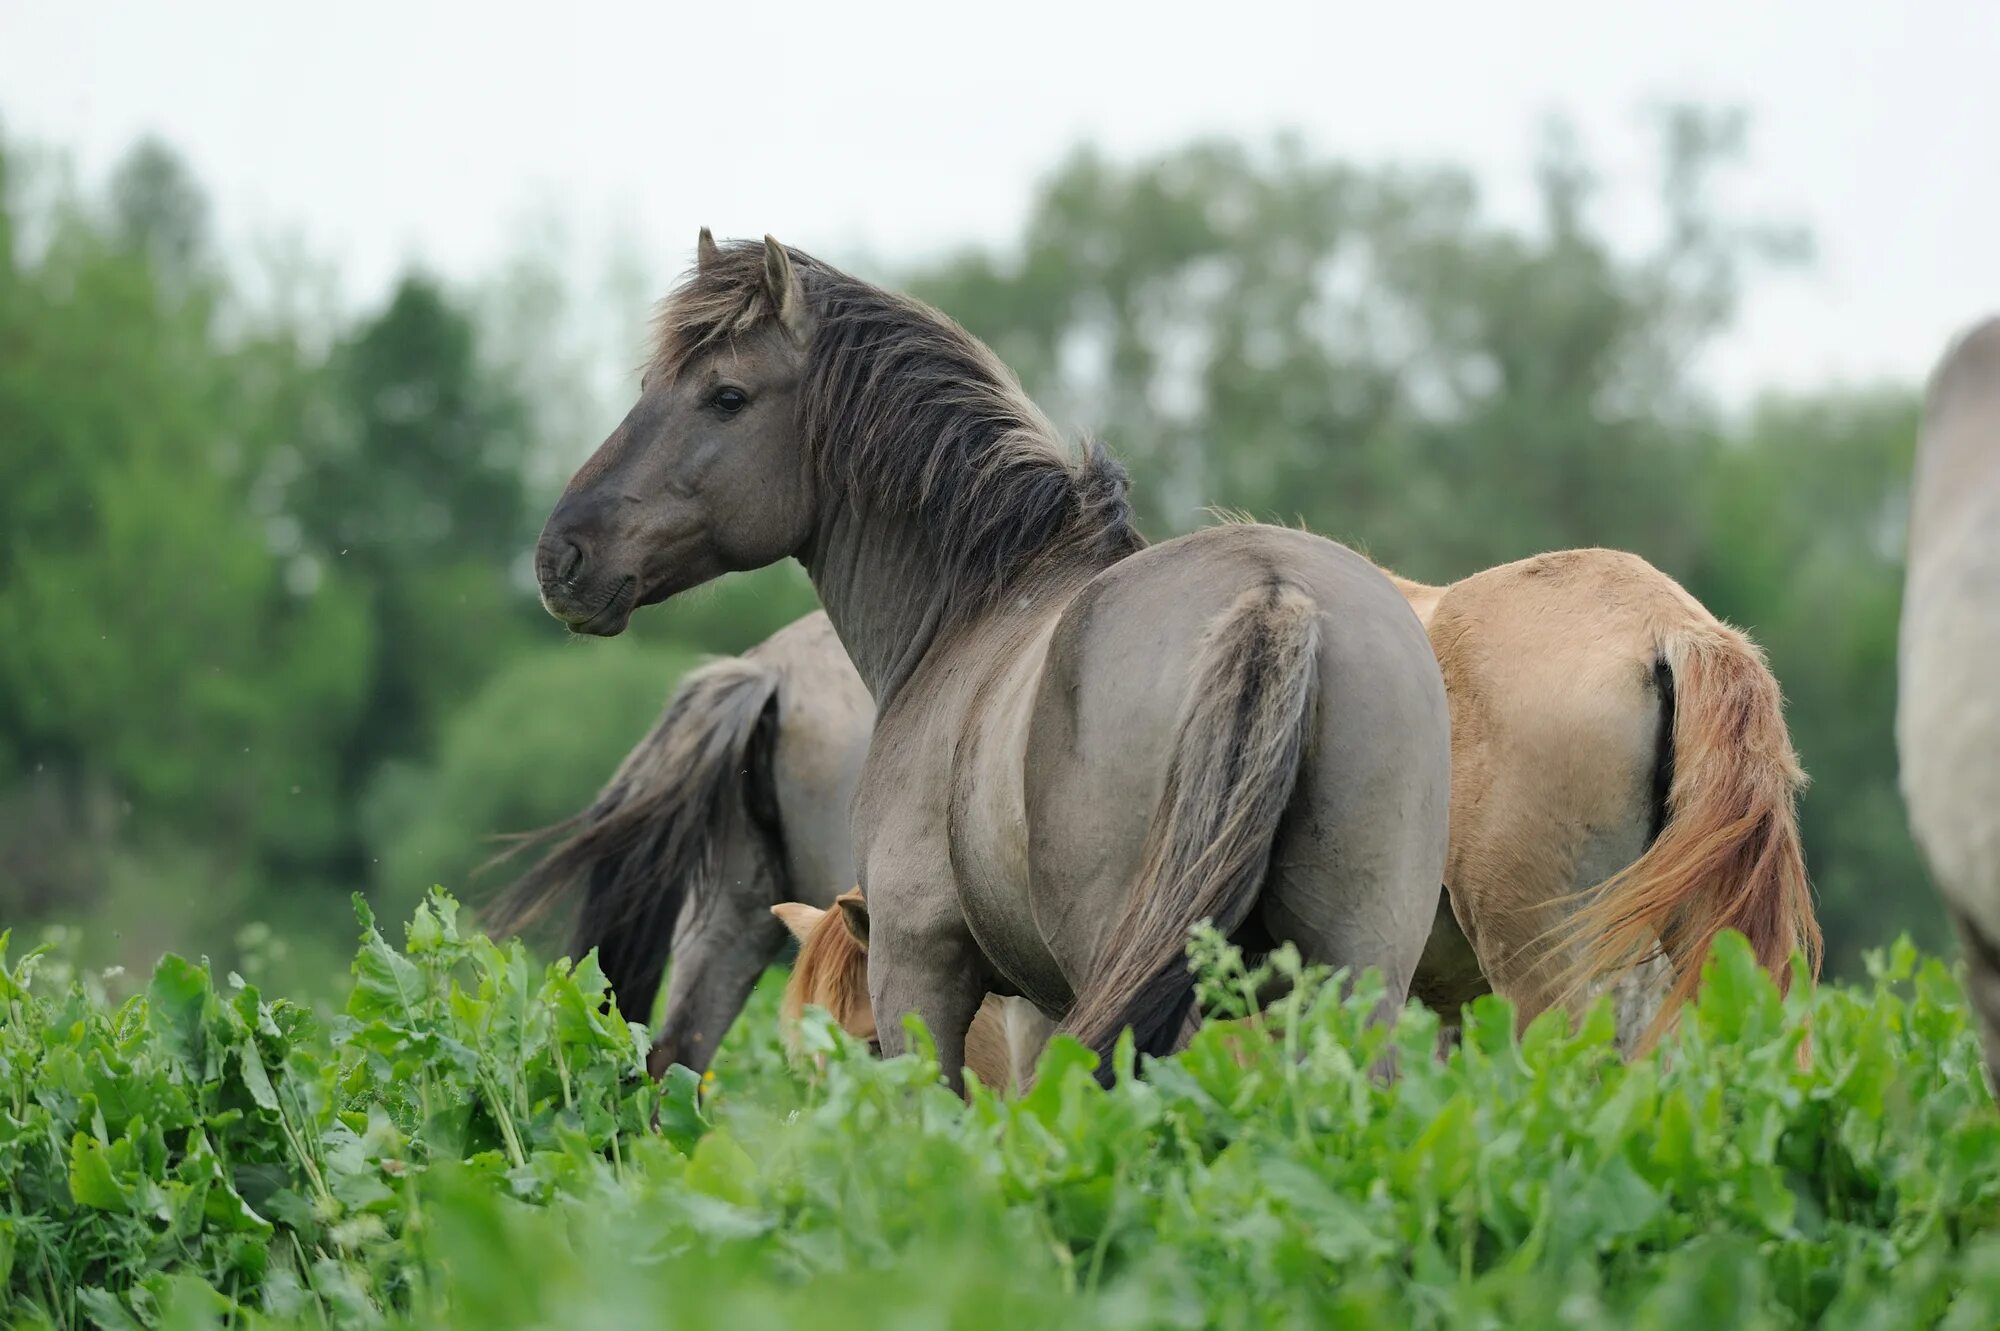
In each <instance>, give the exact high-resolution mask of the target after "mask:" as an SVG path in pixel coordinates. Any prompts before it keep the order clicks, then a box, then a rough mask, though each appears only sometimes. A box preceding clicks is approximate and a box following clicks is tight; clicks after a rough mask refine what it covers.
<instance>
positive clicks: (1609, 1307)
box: [0, 892, 2000, 1331]
mask: <svg viewBox="0 0 2000 1331" xmlns="http://www.w3.org/2000/svg"><path fill="white" fill-rule="evenodd" d="M357 909H358V912H359V914H360V918H361V922H362V936H361V940H360V946H359V949H358V951H357V953H356V956H355V960H354V964H353V972H352V980H353V984H352V989H351V991H350V993H349V997H348V999H347V1003H346V1006H345V1009H344V1011H342V1012H340V1013H338V1014H335V1015H332V1016H330V1017H321V1016H317V1015H315V1014H314V1013H313V1012H312V1011H310V1010H308V1009H307V1008H304V1007H301V1006H299V1005H297V1004H294V1003H290V1002H286V1001H284V1000H276V1001H272V1000H266V999H265V998H264V997H263V996H262V995H261V994H260V993H259V992H258V991H257V989H255V988H254V987H252V986H250V985H248V984H247V983H244V982H243V981H242V980H241V979H240V978H239V977H236V976H233V975H232V976H227V977H224V979H223V980H222V981H221V982H220V983H218V982H217V981H216V980H215V978H214V977H213V976H212V975H211V974H210V973H209V971H208V969H207V968H206V967H205V966H202V965H197V964H195V963H192V962H188V961H184V960H181V959H179V958H175V957H168V958H166V959H165V960H163V961H162V962H161V964H160V966H159V967H158V969H157V970H156V971H155V973H154V975H153V978H152V980H151V983H150V984H149V985H148V986H147V988H146V989H145V990H144V992H142V993H139V994H136V995H134V996H132V997H130V998H128V999H126V1000H124V1001H122V1002H114V1001H112V1000H111V999H109V998H107V997H106V996H105V995H104V994H103V992H102V989H101V987H100V986H95V985H93V984H92V983H91V982H90V981H89V980H88V978H87V977H80V976H74V975H71V976H62V975H59V974H58V972H59V971H60V969H61V968H60V967H59V966H58V965H56V964H55V962H56V959H55V958H53V957H51V956H49V955H48V954H47V953H45V952H40V951H38V952H31V953H30V954H29V955H27V956H26V957H23V958H21V959H20V960H18V961H8V960H6V959H5V950H4V944H0V1003H4V1010H5V1025H4V1029H0V1189H4V1191H0V1288H4V1295H0V1300H3V1301H0V1317H4V1319H5V1320H6V1321H7V1322H8V1323H9V1324H14V1325H24V1326H54V1327H64V1328H67V1327H73V1326H91V1325H95V1326H100V1327H111V1328H119V1329H120V1331H123V1328H130V1327H175V1328H179V1327H207V1326H245V1327H249V1326H255V1327H293V1326H301V1327H303V1326H311V1327H372V1326H423V1327H456V1326H463V1327H481V1328H486V1327H496V1326H584V1325H607V1326H608V1325H641V1324H654V1323H657V1322H660V1321H672V1322H675V1323H682V1322H695V1321H701V1322H715V1323H717V1324H722V1325H731V1326H734V1325H745V1326H765V1325H770V1326H778V1325H784V1324H789V1323H795V1322H799V1321H801V1320H804V1321H810V1322H811V1323H812V1324H813V1325H827V1326H857V1327H879V1328H890V1327H896V1326H902V1325H924V1326H936V1325H955V1326H972V1325H1015V1324H1033V1325H1049V1326H1072V1325H1074V1326H1090V1327H1103V1326H1135V1327H1136V1326H1148V1327H1150V1326H1163V1325H1165V1326H1224V1327H1235V1326H1241V1327H1253V1326H1267V1325H1272V1324H1280V1323H1301V1322H1310V1323H1314V1324H1333V1325H1343V1326H1359V1327H1375V1326H1380V1327H1409V1326H1415V1327H1438V1328H1445V1327H1454V1328H1455V1327H1465V1326H1510V1325H1534V1326H1552V1327H1577V1328H1583V1327H1596V1326H1602V1325H1619V1326H1634V1327H1680V1326H1685V1325H1688V1324H1690V1323H1691V1322H1695V1321H1697V1319H1701V1320H1705V1321H1706V1322H1707V1323H1709V1324H1714V1325H1727V1326H1732V1327H1791V1326H1822V1327H1836V1328H1838V1327H1862V1326H1880V1325H1895V1326H1933V1325H1934V1326H1943V1327H1951V1328H1958V1329H1960V1331H1967V1329H1969V1328H1975V1327H1977V1328H1985V1327H1990V1326H1992V1325H1994V1324H1995V1323H1996V1319H2000V1235H1996V1232H1995V1222H1996V1220H2000V1117H1996V1116H1995V1114H1994V1112H1993V1105H1992V1102H1991V1100H1990V1098H1989V1096H1988V1094H1987V1092H1986V1090H1985V1087H1984V1084H1983V1082H1982V1081H1981V1078H1980V1073H1979V1063H1978V1057H1977V1050H1976V1044H1975V1040H1974V1038H1973V1036H1972V1033H1971V1031H1970V1030H1969V1029H1968V1026H1967V1017H1966V1013H1965V1008H1964V1005H1963V1000H1962V997H1961V995H1960V993H1959V990H1958V987H1957V985H1956V983H1955V981H1954V979H1953V977H1952V976H1951V974H1950V973H1949V971H1948V970H1947V969H1946V968H1945V967H1944V966H1943V965H1942V964H1940V963H1939V962H1937V961H1935V960H1928V959H1924V958H1921V957H1920V956H1919V955H1918V954H1917V953H1916V952H1915V950H1914V949H1913V948H1911V947H1910V946H1909V945H1908V944H1901V945H1899V946H1897V947H1896V948H1893V949H1891V950H1890V951H1889V952H1888V953H1887V954H1886V955H1881V956H1877V957H1875V958H1874V959H1873V960H1872V961H1871V969H1870V972H1869V977H1868V980H1867V982H1866V983H1864V984H1861V985H1857V986H1828V987H1823V988H1821V989H1819V990H1818V991H1817V992H1816V993H1814V994H1812V995H1810V996H1806V995H1805V994H1804V987H1803V986H1799V987H1798V990H1797V991H1796V992H1797V993H1798V994H1799V996H1797V997H1794V998H1792V999H1790V1000H1785V999H1781V998H1780V997H1779V995H1778V993H1777V990H1776V988H1775V986H1773V985H1772V984H1771V983H1770V981H1769V979H1768V978H1767V977H1765V976H1764V975H1763V974H1762V973H1761V972H1760V971H1759V970H1758V969H1757V967H1756V965H1755V963H1754V961H1753V959H1752V958H1751V956H1750V954H1749V951H1748V949H1747V947H1745V946H1743V945H1742V944H1741V942H1740V940H1738V939H1736V938H1734V937H1733V936H1731V937H1729V938H1727V939H1725V940H1724V942H1723V943H1722V945H1721V946H1720V947H1719V948H1718V949H1717V952H1716V955H1715V957H1714V959H1713V961H1712V962H1711V965H1710V970H1709V973H1708V976H1707V984H1706V986H1705V990H1704V993H1703V996H1702V998H1701V1000H1700V1002H1699V1004H1698V1005H1697V1006H1696V1007H1695V1008H1694V1009H1693V1010H1692V1011H1690V1013H1689V1014H1688V1015H1687V1017H1686V1019H1685V1020H1684V1021H1683V1023H1682V1025H1681V1028H1680V1030H1679V1032H1678V1033H1677V1034H1676V1036H1675V1037H1674V1038H1673V1039H1672V1040H1671V1041H1669V1042H1668V1043H1667V1045H1666V1047H1665V1048H1664V1049H1663V1050H1662V1051H1661V1052H1660V1053H1659V1054H1657V1055H1655V1056H1653V1057H1650V1058H1647V1059H1643V1060H1639V1061H1636V1062H1632V1063H1629V1064H1628V1063H1626V1062H1623V1061H1622V1060H1620V1059H1619V1057H1618V1056H1617V1054H1616V1052H1615V1049H1614V1047H1613V1043H1612V1038H1611V1037H1612V1029H1611V1022H1610V1017H1609V1014H1608V1011H1606V1010H1604V1009H1599V1010H1598V1011H1596V1012H1594V1013H1593V1014H1592V1015H1591V1016H1590V1017H1589V1018H1588V1019H1587V1020H1585V1021H1583V1022H1581V1023H1578V1024H1577V1025H1576V1028H1575V1029H1571V1028H1570V1024H1569V1023H1567V1022H1565V1021H1563V1020H1560V1019H1558V1018H1556V1017H1545V1018H1543V1019H1541V1020H1538V1021H1536V1022H1535V1023H1533V1024H1532V1025H1531V1026H1530V1027H1529V1028H1528V1029H1527V1030H1526V1031H1525V1032H1523V1033H1520V1034H1519V1035H1517V1034H1516V1030H1515V1025H1516V1023H1515V1020H1514V1015H1513V1012H1512V1011H1511V1009H1510V1008H1509V1007H1508V1006H1507V1004H1505V1003H1504V1002H1501V1001H1500V1000H1497V999H1484V1000H1481V1001H1480V1002H1478V1003H1475V1004H1473V1005H1472V1006H1471V1007H1469V1008H1468V1009H1467V1010H1466V1012H1465V1014H1464V1024H1463V1030H1462V1038H1461V1040H1460V1042H1459V1043H1458V1045H1457V1047H1456V1048H1455V1049H1454V1050H1453V1052H1452V1053H1451V1054H1450V1055H1449V1056H1448V1057H1445V1058H1439V1057H1437V1056H1436V1055H1435V1052H1434V1051H1435V1050H1436V1048H1437V1040H1438V1020H1437V1018H1436V1017H1435V1016H1434V1015H1433V1014H1430V1013H1428V1012H1425V1011H1423V1010H1421V1009H1418V1008H1411V1009H1409V1010H1407V1011H1405V1012H1404V1013H1403V1014H1401V1017H1400V1019H1399V1020H1398V1021H1397V1022H1396V1023H1394V1024H1393V1025H1387V1024H1382V1023H1377V1022H1373V1021H1371V1019H1370V1018H1371V1014H1372V1013H1373V1012H1374V1011H1375V1010H1376V1008H1377V1006H1378V1003H1379V998H1380V995H1381V990H1380V987H1379V983H1378V982H1376V981H1375V980H1374V979H1373V978H1372V977H1367V976H1364V977H1361V978H1360V979H1359V980H1356V981H1353V982H1352V983H1350V982H1349V977H1346V976H1329V975H1326V974H1323V973H1321V972H1318V971H1316V970H1314V969H1313V968H1311V967H1308V966H1305V965H1302V964H1301V963H1300V961H1299V959H1298V958H1297V956H1296V955H1295V954H1293V953H1291V952H1290V951H1288V950H1281V951H1280V952H1278V953H1276V954H1274V955H1272V956H1271V957H1269V958H1267V959H1265V960H1264V961H1263V962H1261V963H1260V964H1259V965H1256V966H1254V967H1253V966H1246V964H1245V963H1244V961H1243V959H1242V958H1241V957H1239V956H1238V955H1236V954H1235V953H1234V952H1233V951H1232V950H1231V949H1229V948H1228V947H1227V946H1226V945H1225V944H1223V943H1222V941H1221V940H1220V939H1217V938H1214V937H1212V936H1209V937H1201V938H1197V940H1196V941H1195V943H1194V945H1193V948H1192V955H1193V958H1194V964H1195V965H1196V966H1197V968H1198V970H1199V972H1200V974H1201V976H1202V995H1203V1001H1204V1004H1205V1007H1206V1009H1207V1010H1208V1011H1210V1012H1211V1013H1212V1014H1214V1015H1215V1017H1216V1018H1217V1019H1216V1020H1214V1021H1212V1022H1211V1023H1210V1024H1209V1025H1208V1026H1207V1027H1205V1028H1204V1029H1203V1031H1202V1032H1201V1033H1200V1034H1199V1035H1198V1036H1197V1037H1196V1038H1195V1040H1194V1042H1193V1043H1192V1045H1191V1046H1190V1047H1189V1048H1188V1049H1187V1050H1186V1051H1185V1052H1183V1053H1182V1054H1180V1055H1178V1056H1176V1057H1174V1058H1172V1059H1166V1060H1159V1061H1149V1062H1147V1063H1145V1064H1144V1066H1141V1067H1136V1068H1135V1067H1134V1066H1133V1062H1134V1060H1133V1058H1132V1055H1131V1052H1130V1050H1129V1048H1126V1049H1122V1050H1120V1051H1119V1055H1118V1059H1119V1064H1120V1075H1119V1077H1118V1079H1117V1084H1116V1085H1115V1086H1113V1087H1112V1088H1111V1089H1110V1090H1104V1089H1102V1088H1100V1087H1099V1086H1098V1085H1097V1084H1096V1082H1095V1081H1094V1080H1093V1078H1092V1076H1091V1075H1090V1074H1091V1071H1092V1063H1093V1060H1092V1056H1091V1055H1090V1054H1088V1053H1087V1052H1086V1051H1084V1050H1083V1049H1082V1048H1081V1047H1080V1046H1078V1045H1076V1044H1075V1043H1073V1042H1071V1041H1068V1040H1066V1039H1058V1040H1057V1041H1055V1042H1054V1044H1052V1046H1051V1047H1050V1049H1049V1050H1048V1052H1047V1053H1046V1054H1045V1056H1044V1057H1043V1059H1042V1062H1041V1066H1040V1070H1039V1074H1038V1077H1037V1079H1036V1083H1035V1085H1034V1087H1033V1089H1032V1090H1031V1091H1030V1092H1029V1093H1028V1094H1027V1095H1025V1096H1023V1097H1021V1098H1019V1099H1017V1100H1012V1101H1009V1100H1005V1099H1002V1098H1000V1097H999V1096H997V1095H996V1094H994V1093H993V1092H991V1091H990V1090H987V1089H984V1088H978V1087H975V1088H974V1090H973V1093H972V1095H971V1097H970V1099H969V1101H961V1100H959V1099H958V1098H957V1097H954V1096H952V1095H951V1094H950V1093H949V1092H947V1091H946V1090H945V1089H944V1088H943V1087H942V1085H940V1084H939V1083H938V1081H937V1080H936V1075H935V1074H936V1068H935V1066H934V1063H933V1062H932V1061H931V1059H930V1056H929V1054H928V1052H927V1051H928V1050H929V1049H930V1045H929V1042H928V1040H927V1039H926V1038H924V1034H923V1032H922V1030H921V1028H920V1027H918V1028H916V1031H915V1033H916V1035H917V1036H918V1039H917V1041H916V1048H917V1049H918V1051H919V1052H917V1053H913V1054H910V1055H906V1056H905V1057H903V1058H899V1059H895V1060H890V1061H880V1060H876V1059H874V1058H871V1057H870V1056H869V1054H868V1052H867V1050H866V1048H865V1047H864V1046H861V1045H859V1044H857V1043H855V1042H854V1041H852V1040H850V1039H848V1038H847V1037H846V1036H845V1035H844V1034H843V1033H841V1032H840V1031H839V1030H838V1029H837V1028H835V1027H834V1025H833V1024H832V1023H831V1021H830V1020H829V1019H828V1018H826V1016H825V1015H824V1014H822V1013H808V1014H807V1018H806V1021H805V1025H804V1029H803V1031H802V1032H801V1043H802V1046H803V1048H804V1050H805V1051H806V1052H807V1053H809V1054H812V1055H815V1056H816V1057H815V1058H814V1060H813V1062H812V1071H811V1075H809V1076H808V1075H802V1074H800V1073H797V1072H795V1071H793V1070H792V1068H791V1067H790V1066H789V1065H788V1064H787V1063H786V1062H785V1060H784V1058H783V1056H782V1054H781V1053H780V1045H779V1042H778V1039H777V1031H776V1022H775V1002H774V994H773V993H772V991H771V989H770V988H769V987H768V986H767V987H766V988H765V989H763V990H761V991H760V993H759V995H758V996H757V998H756V999H755V1000H753V1003H752V1005H751V1009H750V1011H749V1012H748V1013H747V1014H746V1016H745V1018H744V1020H743V1021H742V1022H740V1023H739V1025H738V1028H737V1029H736V1031H735V1032H733V1033H732V1035H731V1038H730V1040H729V1041H728V1042H727V1043H726V1044H725V1047H724V1049H723V1051H722V1054H721V1056H720V1057H719V1058H718V1060H717V1065H716V1066H717V1073H716V1076H715V1077H714V1078H713V1079H712V1080H710V1081H709V1083H708V1085H707V1086H706V1087H703V1086H701V1085H698V1084H697V1082H696V1079H695V1078H694V1077H693V1076H692V1075H691V1074H688V1073H686V1072H685V1071H684V1070H683V1071H677V1072H676V1073H675V1074H674V1076H672V1077H670V1078H669V1079H668V1081H667V1083H666V1084H665V1085H664V1086H663V1087H659V1088H656V1087H654V1085H653V1084H652V1083H651V1082H649V1081H648V1080H647V1078H646V1077H645V1075H644V1071H643V1054H644V1048H645V1041H644V1032H643V1031H642V1030H641V1029H640V1028H638V1027H635V1026H632V1025H628V1024H627V1023H625V1022H624V1021H623V1020H622V1019H621V1018H620V1017H619V1016H618V1014H616V1013H615V1012H613V1011H611V1010H609V1009H608V1008H607V1007H606V1005H605V986H604V982H603V978H602V976H601V974H600V973H599V972H598V970H597V967H596V964H595V962H594V960H592V959H588V958H586V959H585V960H584V961H582V962H581V963H578V964H575V965H572V964H570V963H568V962H559V963H556V964H554V965H551V966H537V965H536V964H534V963H532V962H531V961H530V960H529V958H528V956H527V955H526V954H525V952H523V951H522V949H521V948H520V946H519V944H514V943H510V944H507V945H504V946H503V945H500V944H496V943H494V942H492V941H490V940H488V939H486V938H484V937H480V936H477V935H470V934H467V933H465V932H461V930H460V927H459V923H458V919H457V907H456V905H455V903H453V902H452V900H451V899H450V898H449V897H448V896H446V895H444V894H443V893H441V892H440V893H433V894H432V896H431V897H430V899H429V900H428V901H426V902H425V903H424V904H423V905H422V906H421V907H420V908H419V909H418V910H417V912H416V914H415V916H414V917H413V918H412V920H411V922H410V924H409V926H408V928H407V931H406V935H405V940H404V943H403V946H401V947H397V946H394V945H392V944H391V943H390V942H389V941H388V940H387V939H385V938H384V937H383V936H382V934H381V933H380V931H379V930H378V929H377V928H376V926H375V924H374V921H373V918H372V916H371V915H370V914H369V912H368V910H367V908H366V907H365V906H363V905H359V903H357ZM57 980H60V981H61V983H55V981H57ZM1273 994H1276V995H1279V996H1278V997H1277V998H1276V999H1275V1001H1272V1002H1269V1003H1268V1005H1260V1000H1266V999H1269V998H1270V996H1271V995H1273ZM1808 1031H1810V1056H1809V1057H1808V1058H1802V1057H1801V1054H1802V1049H1803V1048H1804V1047H1805V1046H1806V1044H1807V1032H1808Z"/></svg>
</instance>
